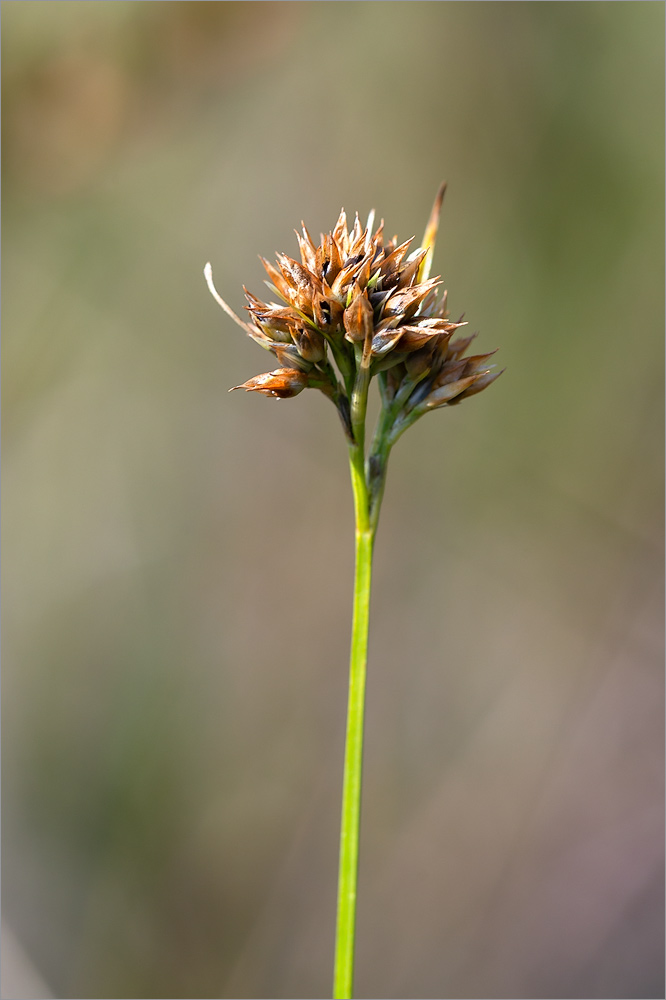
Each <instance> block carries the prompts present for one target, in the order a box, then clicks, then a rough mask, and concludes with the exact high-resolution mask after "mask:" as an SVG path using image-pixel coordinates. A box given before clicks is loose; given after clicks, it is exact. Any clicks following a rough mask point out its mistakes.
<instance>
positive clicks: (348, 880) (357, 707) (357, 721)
mask: <svg viewBox="0 0 666 1000" xmlns="http://www.w3.org/2000/svg"><path fill="white" fill-rule="evenodd" d="M349 460H350V467H351V477H352V487H353V490H354V507H355V512H356V572H355V578H354V616H353V623H352V640H351V655H350V661H349V702H348V708H347V735H346V739H345V766H344V779H343V791H342V822H341V827H340V869H339V879H338V916H337V928H336V942H335V974H334V987H333V996H334V998H335V1000H350V998H351V996H352V990H353V985H354V937H355V926H356V885H357V877H358V845H359V832H360V822H361V776H362V766H363V717H364V709H365V675H366V662H367V655H368V620H369V610H370V581H371V574H372V549H373V543H374V537H375V531H374V527H373V526H371V524H370V518H369V497H368V487H367V483H366V479H365V470H364V456H363V450H362V447H359V446H358V444H357V445H353V446H352V447H351V448H350V449H349Z"/></svg>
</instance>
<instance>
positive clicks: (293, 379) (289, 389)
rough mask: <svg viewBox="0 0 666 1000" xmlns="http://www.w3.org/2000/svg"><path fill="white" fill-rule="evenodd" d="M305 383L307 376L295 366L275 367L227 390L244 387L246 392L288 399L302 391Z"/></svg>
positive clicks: (306, 382) (231, 390)
mask: <svg viewBox="0 0 666 1000" xmlns="http://www.w3.org/2000/svg"><path fill="white" fill-rule="evenodd" d="M307 384H308V376H307V375H306V374H305V372H301V371H297V370H296V369H295V368H276V369H275V371H274V372H265V373H264V374H263V375H255V377H254V378H250V379H248V380H247V382H243V384H242V385H234V386H233V387H232V388H231V389H229V392H233V391H234V389H245V391H246V392H261V393H262V394H263V395H264V396H273V397H275V398H276V399H290V398H291V397H292V396H297V395H298V394H299V392H302V390H303V389H305V387H306V386H307Z"/></svg>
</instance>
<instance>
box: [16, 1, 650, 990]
mask: <svg viewBox="0 0 666 1000" xmlns="http://www.w3.org/2000/svg"><path fill="white" fill-rule="evenodd" d="M663 28H664V10H663V5H662V4H660V3H652V2H624V0H621V2H612V3H611V2H606V0H602V2H598V3H597V2H582V3H576V4H571V3H551V2H546V3H541V2H539V3H534V2H528V3H514V2H501V3H494V2H493V3H488V2H478V3H476V2H475V3H454V2H437V3H429V2H409V3H407V2H390V3H389V2H372V3H370V2H354V3H351V2H336V3H331V2H322V3H309V2H302V3H219V2H209V3H199V2H186V3H185V2H173V3H165V2H161V0H157V2H154V3H132V2H118V0H115V2H110V0H101V2H89V0H84V2H78V3H70V2H63V0H54V2H42V0H37V2H31V3H22V2H18V0H6V2H5V3H4V4H3V5H2V29H3V30H2V78H3V108H2V110H3V115H2V130H3V136H2V137H3V143H2V152H3V169H4V200H3V220H2V225H3V237H4V250H5V254H4V270H3V277H4V295H3V299H2V319H3V334H4V336H3V345H2V352H3V371H4V378H3V390H4V391H3V444H4V453H3V460H4V461H3V464H4V472H5V484H4V490H3V501H4V512H3V545H4V567H3V582H4V596H5V607H4V615H3V626H4V629H3V632H4V654H5V656H4V678H3V680H4V689H3V694H4V712H3V723H4V770H3V777H4V817H3V818H4V823H3V827H4V845H5V850H4V888H5V908H6V912H7V915H8V917H9V918H10V919H11V921H12V923H13V925H14V928H15V930H16V931H17V933H18V935H19V937H20V938H21V940H22V942H23V944H24V945H25V946H26V947H27V949H28V950H29V952H30V954H31V956H32V957H33V959H34V961H35V962H36V964H37V966H38V967H39V969H40V971H41V972H42V974H43V975H44V977H45V978H46V980H47V981H48V982H49V984H50V986H51V988H52V989H53V990H54V991H55V993H56V995H58V996H62V997H77V996H89V997H118V996H122V997H138V996H142V997H143V996H145V997H153V996H155V997H157V996H159V997H219V996H230V997H239V996H244V997H264V996H265V997H299V996H303V997H307V996H323V995H327V991H328V989H329V980H330V975H331V968H332V937H333V920H334V902H335V878H336V862H337V853H336V852H337V843H336V842H337V825H338V815H339V793H340V781H341V768H342V734H343V726H344V711H345V686H346V658H347V647H348V636H349V628H350V601H351V579H352V539H351V530H352V508H351V497H350V490H349V486H348V483H347V471H346V456H345V448H344V442H343V439H342V435H341V433H340V430H339V426H338V423H337V419H336V417H335V414H334V412H333V409H332V407H331V406H330V404H328V403H327V402H326V401H325V400H324V399H323V397H321V396H320V395H319V394H317V393H303V394H302V395H300V396H299V397H298V398H297V399H295V400H291V401H289V402H282V403H280V404H279V405H278V406H277V407H276V405H275V403H274V402H272V401H268V400H265V399H263V398H260V399H257V398H254V397H253V396H247V397H246V396H241V395H240V394H236V395H235V396H228V395H227V394H226V389H227V388H228V387H229V386H231V385H234V384H238V383H239V382H242V381H244V380H245V379H246V378H248V377H250V376H251V375H254V374H257V373H258V372H260V371H263V370H265V369H266V368H267V367H270V364H267V361H266V355H263V354H262V353H261V351H260V350H259V349H258V348H257V347H256V345H254V344H252V343H251V342H250V341H249V340H247V339H246V338H243V336H242V334H241V333H240V331H238V330H237V329H236V328H234V327H233V326H232V324H231V323H230V322H229V321H228V320H227V318H226V317H225V316H224V315H223V314H222V313H221V312H220V311H219V309H218V308H217V306H216V305H215V303H214V302H213V301H212V299H211V298H210V296H209V295H208V292H207V291H206V288H205V284H204V281H203V276H202V269H203V265H204V264H205V262H206V261H207V260H211V261H212V264H213V268H214V273H215V276H216V282H217V284H218V287H219V288H220V291H221V292H222V294H223V295H225V297H226V298H227V299H228V300H229V301H230V302H231V303H232V305H233V306H234V307H235V308H236V309H240V308H242V305H243V297H242V292H241V285H242V284H243V283H244V284H246V285H247V286H248V287H249V288H250V289H252V290H254V291H255V292H257V293H260V292H261V289H262V284H261V282H262V280H263V279H262V274H263V272H262V269H261V266H260V264H259V262H258V260H257V255H258V254H262V255H264V256H267V257H271V256H272V253H273V251H275V250H283V251H285V252H287V253H290V254H293V253H294V252H295V250H296V243H295V237H294V236H293V233H292V230H293V228H294V227H295V226H297V225H298V224H299V223H300V221H301V219H303V220H304V221H305V223H306V224H307V225H308V227H309V228H310V230H311V231H313V232H315V233H317V232H319V230H320V229H322V230H323V229H329V228H330V227H331V226H332V225H333V223H334V221H335V219H336V218H337V214H338V212H339V210H340V207H341V205H344V206H345V208H346V209H347V211H348V212H353V211H355V210H358V211H359V213H362V214H363V213H366V212H367V211H368V210H369V209H370V208H371V207H373V206H374V207H375V208H376V209H377V211H378V214H379V216H380V217H381V216H383V217H384V218H385V219H386V225H387V229H388V230H390V233H391V234H392V233H393V232H395V233H397V234H398V235H399V236H400V237H401V238H403V239H405V238H407V237H408V236H412V235H415V236H416V237H417V239H418V238H419V237H420V235H421V232H422V227H423V225H424V223H425V220H426V218H427V214H428V211H429V208H430V204H431V201H432V198H433V196H434V193H435V190H436V188H437V185H438V183H439V181H440V180H441V179H442V178H443V177H446V179H447V180H448V182H449V189H448V193H447V198H446V201H445V205H444V214H443V222H442V227H441V230H440V242H439V245H438V248H437V253H436V257H435V272H436V273H441V274H442V275H443V277H444V280H445V285H446V287H447V288H448V289H449V294H450V303H451V307H452V310H453V312H454V313H455V312H462V311H465V314H466V316H465V318H466V319H468V320H469V321H470V324H471V325H472V327H473V328H474V329H477V328H478V329H479V330H480V338H479V344H480V346H481V347H482V348H483V349H491V348H493V347H499V349H500V350H499V354H498V360H500V361H501V362H502V364H503V365H506V368H507V370H506V373H505V374H504V375H503V376H502V378H501V379H500V380H499V381H498V382H497V384H496V385H495V386H493V387H492V389H490V390H489V391H488V392H487V393H484V394H483V395H481V396H479V397H478V398H477V399H474V400H472V401H470V402H468V403H465V404H464V405H463V406H461V407H456V408H452V409H451V410H450V412H448V411H446V410H445V411H443V412H436V413H434V414H433V415H430V416H428V417H427V418H426V419H424V420H423V421H422V422H420V423H419V424H418V425H417V426H416V427H415V428H414V429H413V430H412V431H410V432H409V434H408V435H406V436H405V438H404V439H403V440H402V441H401V442H400V444H399V446H398V447H397V448H396V451H395V455H394V456H393V457H392V461H391V465H392V467H391V470H390V472H389V483H388V488H387V494H386V500H385V505H384V512H383V515H382V516H383V523H382V525H381V527H380V533H379V538H378V547H377V558H376V577H375V580H376V584H375V587H376V590H375V595H374V598H373V619H372V633H371V663H370V675H369V718H368V725H367V774H366V785H365V801H364V829H363V844H362V862H361V863H362V870H361V886H360V908H361V909H360V915H359V951H358V991H359V995H360V996H384V997H388V996H393V997H400V996H420V997H442V996H452V997H453V996H456V997H461V996H464V997H481V996H514V997H551V996H562V997H569V996H570V997H574V996H577V997H581V996H585V997H605V998H608V997H615V996H617V997H658V996H660V995H663V931H662V929H661V928H662V925H663V877H662V874H661V863H662V845H663V810H662V806H661V803H662V784H663V777H662V771H663V767H662V730H663V679H662V673H661V658H662V652H663V644H662V628H663V625H662V601H661V596H660V595H661V593H662V569H661V558H662V550H663V545H662V538H663V532H662V511H663V488H662V487H663V460H662V455H663V435H662V429H661V428H662V412H663V375H662V372H663V271H664V266H663V265H664V256H663V223H662V220H663V146H664V142H663V140H664V134H663V131H664V130H663V119H664V106H663V68H664V66H663V45H662V39H663ZM660 991H661V992H660Z"/></svg>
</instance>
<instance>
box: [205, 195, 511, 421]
mask: <svg viewBox="0 0 666 1000" xmlns="http://www.w3.org/2000/svg"><path fill="white" fill-rule="evenodd" d="M444 190H445V185H442V186H441V188H440V190H439V192H438V194H437V198H436V199H435V204H434V206H433V210H432V213H431V216H430V220H429V222H428V225H427V227H426V231H425V234H424V238H423V241H422V245H421V246H419V247H416V248H413V249H411V250H410V247H411V244H412V242H413V239H409V240H407V241H405V242H404V243H400V244H399V243H398V240H397V237H394V238H393V239H389V240H386V241H385V240H384V222H383V221H382V222H381V223H380V224H379V226H378V227H377V229H376V230H375V231H374V233H373V224H374V212H371V213H370V218H369V219H368V222H367V225H366V226H365V227H363V226H362V225H361V223H360V221H359V217H358V215H356V218H355V220H354V223H353V225H352V227H351V228H349V227H348V225H347V218H346V215H345V212H344V210H343V211H342V212H341V213H340V217H339V218H338V221H337V222H336V224H335V226H334V228H333V229H332V230H331V232H329V233H327V234H325V235H324V234H322V235H321V236H320V239H319V242H318V243H315V242H314V240H313V239H312V237H311V236H310V233H309V232H308V230H307V229H306V228H305V226H304V225H303V226H302V230H301V232H300V233H299V232H297V233H296V238H297V240H298V246H299V251H300V260H296V259H294V258H292V257H289V256H287V255H286V254H283V253H278V254H277V255H276V263H275V264H271V263H270V262H269V261H267V260H264V259H263V258H261V260H262V263H263V265H264V268H265V270H266V273H267V275H268V280H267V281H266V284H267V285H268V287H269V289H271V291H272V292H273V293H274V296H275V300H271V301H268V302H264V301H262V300H261V299H259V298H257V297H256V296H255V295H253V294H252V293H251V292H249V291H248V290H247V289H244V291H245V296H246V299H247V306H246V309H247V312H248V313H249V319H248V320H247V321H246V320H242V319H240V317H238V316H237V315H236V314H235V313H234V312H233V310H232V309H230V307H229V306H228V305H227V304H226V302H224V300H223V299H222V298H221V297H220V296H219V295H218V293H217V291H216V289H215V287H214V285H213V280H212V272H211V268H210V264H207V265H206V269H205V275H206V280H207V282H208V285H209V288H210V290H211V292H212V294H213V296H214V297H215V298H216V300H217V301H218V302H219V304H220V305H221V306H222V308H223V309H224V310H225V311H226V312H227V313H228V314H229V315H230V316H231V317H232V318H233V319H234V320H235V322H236V323H238V324H239V326H241V327H243V329H244V330H245V331H246V332H247V333H248V334H249V336H250V337H252V339H253V340H255V341H256V342H257V343H258V344H260V345H261V346H262V347H264V348H265V349H266V350H269V351H271V353H272V354H274V355H275V357H276V358H277V359H278V361H279V363H280V365H282V366H283V367H281V368H279V369H277V370H276V371H274V372H271V373H268V374H266V375H260V376H257V377H256V378H254V379H250V380H249V381H248V382H245V383H244V385H243V386H236V387H235V388H245V389H247V390H254V391H258V392H262V393H264V394H265V395H271V396H277V397H280V398H284V397H287V396H295V395H296V394H297V393H298V392H300V391H301V390H302V389H303V388H305V387H307V386H310V387H314V388H318V389H320V390H322V391H323V392H325V393H326V395H328V396H329V397H330V398H331V399H332V400H333V401H334V402H335V404H336V406H337V407H338V410H339V411H340V415H341V417H342V419H343V423H344V424H345V428H346V430H347V432H348V433H350V426H349V420H348V415H349V403H350V399H351V395H352V392H353V385H354V382H355V379H356V378H357V376H358V374H359V372H361V373H363V375H364V377H367V378H371V377H372V376H374V375H377V374H380V373H382V374H383V394H384V395H385V396H386V398H387V399H388V400H389V401H392V400H396V399H398V400H399V402H400V407H399V409H397V410H396V413H395V417H396V426H401V424H400V421H402V424H404V423H405V421H407V420H408V421H409V423H412V422H413V421H414V419H416V418H417V417H418V416H421V415H422V414H423V413H425V412H427V411H428V410H431V409H435V408H438V407H440V406H444V405H446V404H451V403H457V402H460V401H461V400H462V399H465V398H467V397H468V396H471V395H474V394H475V393H477V392H481V390H482V389H485V388H486V387H487V386H489V385H490V384H491V382H493V381H494V380H495V379H496V378H497V377H498V375H499V374H501V372H493V370H492V368H493V366H492V365H490V366H487V365H486V362H487V360H488V358H489V357H490V356H491V355H490V354H478V355H474V356H472V357H465V352H466V350H467V348H468V347H469V345H470V343H471V341H472V337H462V338H457V339H453V335H454V334H455V332H456V330H457V329H458V328H459V327H462V326H465V325H466V324H465V323H464V322H463V321H462V317H461V318H460V319H459V320H458V321H457V322H452V321H451V320H450V319H449V314H448V311H447V293H446V292H444V293H443V295H442V296H441V297H440V296H439V289H440V286H441V284H442V282H441V279H440V278H439V277H435V278H430V277H429V273H430V264H431V260H432V254H433V250H434V244H435V238H436V234H437V228H438V222H439V213H440V208H441V203H442V199H443V196H444ZM332 361H334V362H335V364H336V366H337V369H338V371H337V372H336V371H335V369H334V367H333V364H332V363H331V362H332ZM338 376H340V378H339V377H338Z"/></svg>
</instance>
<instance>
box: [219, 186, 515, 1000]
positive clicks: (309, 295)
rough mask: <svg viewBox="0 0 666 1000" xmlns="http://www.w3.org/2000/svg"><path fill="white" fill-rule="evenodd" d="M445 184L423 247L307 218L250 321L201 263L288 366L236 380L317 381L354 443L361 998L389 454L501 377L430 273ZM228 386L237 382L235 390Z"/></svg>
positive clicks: (353, 766) (346, 841)
mask: <svg viewBox="0 0 666 1000" xmlns="http://www.w3.org/2000/svg"><path fill="white" fill-rule="evenodd" d="M445 189H446V185H445V184H442V185H441V187H440V189H439V191H438V193H437V197H436V198H435V203H434V205H433V209H432V213H431V215H430V219H429V221H428V224H427V226H426V229H425V233H424V236H423V240H422V242H421V245H420V246H419V247H417V248H416V249H411V250H410V247H411V244H412V242H413V238H412V239H410V240H407V241H406V242H404V243H400V244H399V243H398V240H397V237H394V238H393V239H389V240H386V241H385V239H384V223H383V221H382V222H381V223H380V224H379V226H378V227H377V229H376V230H375V231H374V232H373V228H374V212H371V213H370V217H369V219H368V222H367V225H366V226H365V227H363V226H362V225H361V223H360V221H359V217H358V215H357V216H356V219H355V222H354V224H353V226H352V228H351V229H349V228H348V226H347V219H346V216H345V212H344V210H343V211H342V212H341V214H340V217H339V219H338V221H337V223H336V225H335V227H334V229H333V230H332V231H331V232H329V233H327V234H325V235H324V234H322V235H321V237H320V240H319V243H318V244H316V243H315V242H314V241H313V239H312V238H311V236H310V234H309V233H308V231H307V229H306V228H305V226H303V228H302V232H301V233H298V232H297V233H296V238H297V240H298V245H299V249H300V258H301V259H300V261H297V260H294V259H292V258H291V257H288V256H286V255H285V254H282V253H278V254H277V255H276V265H273V264H271V263H269V262H268V261H267V260H264V259H263V258H261V260H262V263H263V265H264V267H265V269H266V272H267V274H268V281H267V282H266V284H267V285H268V287H269V289H270V290H271V291H272V292H273V293H274V295H275V298H276V299H277V300H279V301H271V302H263V301H262V300H260V299H258V298H256V297H255V296H254V295H253V294H252V293H251V292H249V291H248V290H247V289H245V288H244V292H245V296H246V298H247V306H246V309H247V312H248V314H249V316H248V319H247V320H243V319H241V318H240V317H239V316H238V315H237V314H236V313H235V312H234V311H233V310H232V309H231V308H230V307H229V306H228V305H227V303H226V302H225V301H224V299H222V298H221V296H220V295H219V294H218V292H217V290H216V288H215V286H214V284H213V278H212V271H211V266H210V264H207V265H206V267H205V270H204V274H205V277H206V281H207V283H208V286H209V288H210V291H211V293H212V295H213V296H214V298H215V299H216V301H217V302H218V303H219V305H220V306H221V307H222V308H223V309H224V311H225V312H226V313H227V314H228V315H229V316H230V317H231V319H233V320H234V321H235V322H236V323H237V324H238V325H239V326H240V327H242V328H243V329H244V330H245V331H246V333H247V334H249V336H250V337H251V338H252V339H253V340H255V341H256V342H257V343H258V344H259V345H260V346H261V347H263V348H265V349H266V350H267V351H270V352H271V353H272V354H273V355H274V356H275V357H276V358H277V360H278V362H279V364H280V367H279V368H276V369H274V370H273V371H270V372H266V373H265V374H262V375H256V376H255V377H254V378H251V379H248V381H247V382H244V383H243V384H242V385H238V386H234V387H233V388H234V389H245V390H247V391H248V392H258V393H261V394H262V395H265V396H270V397H272V398H273V399H288V398H291V397H292V396H296V395H298V394H299V393H300V392H302V391H303V389H308V388H309V389H318V390H319V391H320V392H323V393H324V395H325V396H328V398H329V399H330V400H331V402H332V403H333V404H334V405H335V407H336V409H337V411H338V414H339V417H340V421H341V423H342V427H343V430H344V433H345V437H346V441H347V447H348V450H349V466H350V471H351V482H352V490H353V496H354V511H355V517H356V562H355V576H354V601H353V618H352V638H351V655H350V663H349V696H348V707H347V730H346V739H345V757H344V774H343V791H342V820H341V828H340V860H339V876H338V906H337V925H336V943H335V968H334V987H333V995H334V997H335V998H336V1000H349V998H351V997H352V995H353V981H354V945H355V922H356V886H357V876H358V857H359V833H360V816H361V778H362V764H363V718H364V707H365V677H366V663H367V654H368V625H369V608H370V583H371V578H372V553H373V548H374V542H375V535H376V532H377V524H378V521H379V512H380V508H381V504H382V497H383V494H384V484H385V482H386V470H387V465H388V459H389V455H390V453H391V449H392V448H393V446H394V444H395V443H396V441H397V440H398V438H399V437H400V436H401V435H402V434H403V433H404V432H405V431H406V430H407V428H408V427H411V425H412V424H413V423H415V422H416V421H417V420H419V419H420V417H422V416H424V414H426V413H429V412H430V411H431V410H437V409H441V408H442V407H445V406H453V405H456V404H458V403H460V402H462V400H464V399H467V398H468V397H470V396H473V395H475V394H476V393H478V392H481V391H482V390H483V389H485V388H487V386H489V385H490V384H491V383H492V382H494V380H495V379H496V378H497V377H498V376H499V375H500V374H501V372H495V371H493V367H494V366H492V365H488V359H489V358H490V357H491V354H492V353H494V352H490V353H486V354H474V355H471V356H470V355H468V354H467V350H468V348H469V346H470V344H471V342H472V340H473V338H474V336H475V334H472V335H471V336H469V335H468V336H456V331H457V330H458V329H459V328H461V327H464V326H465V325H466V324H465V323H464V322H463V320H462V317H461V318H460V319H459V320H458V321H457V322H452V321H451V320H450V319H449V314H448V310H447V293H446V291H444V292H443V294H441V295H440V294H439V292H440V288H441V285H442V281H441V279H440V278H439V277H436V278H430V276H429V275H430V267H431V263H432V257H433V251H434V247H435V238H436V236H437V229H438V224H439V215H440V209H441V205H442V199H443V197H444V191H445ZM373 379H376V381H377V385H378V388H379V394H380V399H381V407H380V411H379V418H378V421H377V426H376V429H375V432H374V435H373V437H372V440H371V441H369V442H368V441H367V440H366V412H367V404H368V391H369V388H370V383H371V382H372V380H373ZM230 391H231V390H230Z"/></svg>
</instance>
